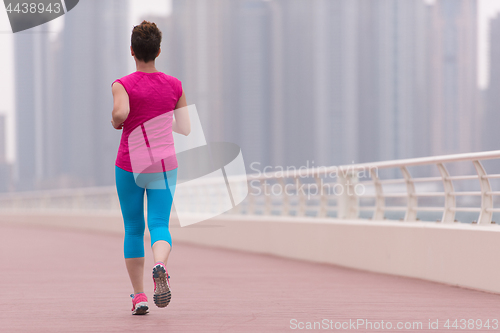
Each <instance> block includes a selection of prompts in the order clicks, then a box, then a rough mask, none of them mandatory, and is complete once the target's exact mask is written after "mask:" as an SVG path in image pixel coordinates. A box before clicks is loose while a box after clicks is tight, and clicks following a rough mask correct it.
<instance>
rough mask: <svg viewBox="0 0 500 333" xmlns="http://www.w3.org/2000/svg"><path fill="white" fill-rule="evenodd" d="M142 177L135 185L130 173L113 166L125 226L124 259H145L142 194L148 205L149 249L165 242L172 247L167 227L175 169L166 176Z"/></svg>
mask: <svg viewBox="0 0 500 333" xmlns="http://www.w3.org/2000/svg"><path fill="white" fill-rule="evenodd" d="M141 177H142V178H137V180H138V181H137V182H136V177H135V176H134V173H133V172H129V171H125V170H123V169H121V168H119V167H118V166H116V165H115V179H116V190H117V191H118V198H119V200H120V207H121V211H122V215H123V223H124V226H125V239H124V242H123V252H124V254H125V258H140V257H144V230H145V222H144V192H146V194H147V201H148V204H147V210H148V211H147V212H148V215H147V216H148V228H149V233H150V235H151V247H153V244H154V243H155V242H156V241H159V240H164V241H167V242H168V243H169V244H170V246H172V237H171V236H170V231H169V230H168V225H169V220H170V211H171V210H172V201H173V197H174V193H175V183H176V181H177V168H175V169H173V170H170V171H165V172H159V173H150V174H141ZM139 180H140V181H139ZM138 184H139V185H140V186H139V185H138Z"/></svg>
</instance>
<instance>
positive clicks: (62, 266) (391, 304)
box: [0, 224, 500, 332]
mask: <svg viewBox="0 0 500 333" xmlns="http://www.w3.org/2000/svg"><path fill="white" fill-rule="evenodd" d="M122 246H123V239H122V236H120V235H115V234H103V233H92V232H82V231H72V230H62V229H55V228H49V227H42V226H29V225H13V224H0V286H1V289H2V293H1V298H0V306H1V309H2V310H1V311H0V332H281V331H311V330H306V329H304V330H299V329H298V328H297V329H292V328H291V327H294V326H293V325H292V324H291V320H292V319H296V320H297V323H298V322H303V323H304V324H305V323H306V322H315V321H316V322H320V321H322V320H323V319H326V320H328V321H330V320H331V321H332V323H333V325H334V327H333V331H341V330H336V329H335V323H336V322H339V323H343V322H348V321H349V320H352V321H356V320H357V319H364V320H368V321H371V322H372V325H375V322H378V323H379V325H380V323H381V321H382V320H383V321H384V327H386V326H387V322H391V324H392V325H393V327H395V325H397V323H398V322H403V323H405V322H422V325H423V329H420V330H417V329H410V330H398V329H394V328H393V329H392V330H388V329H381V328H379V329H375V327H373V328H372V329H369V328H368V329H367V328H366V327H365V326H360V327H359V328H358V329H357V331H361V332H370V331H379V332H380V331H407V332H408V331H411V332H414V331H421V332H424V331H429V330H428V329H427V328H428V323H429V320H431V321H432V322H435V321H436V320H439V328H440V329H439V330H432V331H433V332H436V331H457V329H454V328H452V329H450V330H448V329H445V328H444V327H443V325H444V323H445V321H446V319H453V320H454V319H459V320H460V319H474V320H477V319H481V320H483V322H485V321H486V320H487V319H489V323H490V325H491V324H492V320H494V319H495V320H498V319H500V296H499V295H494V294H489V293H485V292H480V291H474V290H467V289H462V288H456V287H451V286H446V285H442V284H438V283H432V282H427V281H422V280H416V279H408V278H401V277H395V276H387V275H382V274H375V273H367V272H362V271H357V270H352V269H347V268H342V267H336V266H332V265H320V264H313V263H307V262H300V261H294V260H288V259H282V258H278V257H273V256H266V255H256V254H249V253H242V252H237V251H229V250H222V249H215V248H206V247H199V246H194V245H188V244H181V243H175V240H174V248H173V251H172V254H171V257H170V260H169V263H168V265H167V268H168V270H169V273H170V275H171V286H172V302H171V303H170V305H169V306H168V307H167V308H165V309H159V308H157V307H156V306H155V305H154V303H153V297H152V290H153V281H152V279H151V276H150V275H151V272H150V268H152V264H153V258H152V256H151V253H150V250H149V247H148V242H147V240H146V262H147V264H146V268H147V269H146V271H145V273H144V274H145V281H146V284H145V287H146V293H147V295H148V298H149V305H150V313H149V314H147V315H145V316H132V315H131V314H130V309H131V305H132V302H131V298H130V297H129V294H130V293H132V289H131V286H130V282H129V280H128V275H127V272H126V268H125V263H124V260H123V254H122ZM344 325H345V324H344ZM459 325H460V324H459ZM499 325H500V324H499ZM351 330H353V329H352V326H351ZM483 330H485V329H483ZM318 331H327V330H324V329H323V330H319V329H318ZM458 331H466V332H471V331H479V330H477V329H470V328H466V329H458ZM489 331H500V328H497V329H495V330H494V329H492V328H491V327H490V329H489Z"/></svg>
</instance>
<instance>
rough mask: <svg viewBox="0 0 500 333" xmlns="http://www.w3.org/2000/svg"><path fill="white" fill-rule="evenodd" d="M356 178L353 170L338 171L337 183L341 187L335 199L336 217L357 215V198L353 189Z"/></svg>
mask: <svg viewBox="0 0 500 333" xmlns="http://www.w3.org/2000/svg"><path fill="white" fill-rule="evenodd" d="M356 182H357V178H356V176H355V175H354V173H353V172H349V173H347V174H343V172H339V174H338V176H337V184H339V185H340V188H342V192H341V194H340V195H339V198H338V200H337V202H338V213H337V214H338V215H337V217H338V218H341V219H355V218H357V217H358V216H359V198H358V197H357V195H356V192H355V191H354V185H355V183H356Z"/></svg>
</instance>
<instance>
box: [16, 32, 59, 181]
mask: <svg viewBox="0 0 500 333" xmlns="http://www.w3.org/2000/svg"><path fill="white" fill-rule="evenodd" d="M13 37H14V54H15V57H14V59H15V87H16V89H15V91H16V98H15V100H16V103H15V105H16V118H15V119H16V161H15V170H14V181H15V183H16V188H17V189H19V190H31V189H34V188H36V187H37V185H38V184H39V182H40V181H42V180H43V177H44V172H45V170H44V162H45V149H44V145H45V144H46V143H47V142H46V134H47V133H46V132H45V129H44V125H45V124H46V121H49V120H50V119H48V118H47V115H46V112H47V102H48V101H49V100H50V98H51V96H49V94H48V91H47V85H46V83H47V79H46V78H47V74H48V72H49V70H48V68H47V66H46V64H47V63H48V59H49V54H48V53H49V49H50V43H49V34H48V26H47V25H42V26H38V27H35V28H33V29H31V30H30V31H26V32H19V33H16V34H14V35H13Z"/></svg>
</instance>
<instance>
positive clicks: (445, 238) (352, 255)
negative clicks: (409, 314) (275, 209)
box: [0, 212, 500, 293]
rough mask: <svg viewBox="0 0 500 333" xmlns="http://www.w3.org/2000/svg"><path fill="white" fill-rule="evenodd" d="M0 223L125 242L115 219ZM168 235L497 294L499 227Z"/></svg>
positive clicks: (278, 225) (257, 226)
mask: <svg viewBox="0 0 500 333" xmlns="http://www.w3.org/2000/svg"><path fill="white" fill-rule="evenodd" d="M0 223H24V224H26V223H28V224H38V225H45V226H53V227H63V228H72V229H80V230H94V231H100V232H113V233H121V234H123V224H122V220H121V215H119V213H108V214H99V213H94V214H79V213H48V212H43V213H36V212H32V213H29V214H28V213H25V214H19V213H17V214H6V213H2V214H0ZM171 233H172V237H173V240H174V246H175V242H187V243H193V244H199V245H207V246H215V247H223V248H228V249H235V250H241V251H250V252H256V253H265V254H272V255H277V256H282V257H287V258H292V259H299V260H307V261H312V262H318V263H329V264H335V265H341V266H345V267H351V268H356V269H361V270H367V271H373V272H379V273H387V274H394V275H399V276H407V277H413V278H421V279H425V280H431V281H436V282H442V283H446V284H450V285H455V286H461V287H467V288H472V289H478V290H483V291H489V292H494V293H500V266H499V265H498V263H497V262H498V259H497V253H499V252H500V226H498V225H491V226H480V225H469V224H462V223H460V224H459V223H455V224H440V223H436V222H402V221H401V222H400V221H370V220H349V221H345V220H334V219H319V218H294V217H269V216H262V217H259V216H241V215H238V216H236V215H231V214H224V215H221V216H218V217H216V218H213V219H210V220H208V221H205V222H201V223H197V224H194V225H191V226H188V227H184V228H181V227H180V226H179V224H178V221H177V220H176V219H175V217H174V216H173V217H172V221H171ZM146 237H149V234H148V231H147V228H146Z"/></svg>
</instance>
